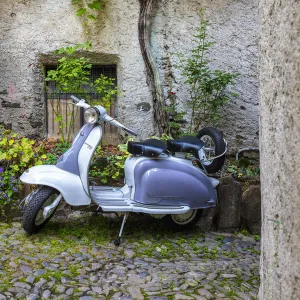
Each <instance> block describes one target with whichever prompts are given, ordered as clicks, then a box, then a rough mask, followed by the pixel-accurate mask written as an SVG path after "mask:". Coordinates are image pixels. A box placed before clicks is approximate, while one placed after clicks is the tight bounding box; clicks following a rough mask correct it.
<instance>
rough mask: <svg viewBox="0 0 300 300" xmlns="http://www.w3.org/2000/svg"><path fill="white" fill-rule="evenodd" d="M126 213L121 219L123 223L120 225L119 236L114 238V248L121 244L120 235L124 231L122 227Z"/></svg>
mask: <svg viewBox="0 0 300 300" xmlns="http://www.w3.org/2000/svg"><path fill="white" fill-rule="evenodd" d="M127 216H128V213H125V215H124V217H123V221H122V225H121V229H120V233H119V236H118V237H117V238H116V240H115V241H114V244H115V246H119V245H120V242H121V235H122V232H123V229H124V225H125V222H126V219H127Z"/></svg>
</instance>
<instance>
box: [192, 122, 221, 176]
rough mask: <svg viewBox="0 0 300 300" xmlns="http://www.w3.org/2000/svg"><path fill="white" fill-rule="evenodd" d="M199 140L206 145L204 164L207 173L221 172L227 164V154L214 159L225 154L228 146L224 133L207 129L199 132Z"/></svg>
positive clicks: (212, 128) (210, 128)
mask: <svg viewBox="0 0 300 300" xmlns="http://www.w3.org/2000/svg"><path fill="white" fill-rule="evenodd" d="M197 138H198V139H200V140H202V141H203V142H204V143H205V146H204V151H205V160H204V161H202V163H203V165H204V167H205V169H206V171H207V173H216V172H218V171H219V170H221V169H222V167H223V165H224V162H225V154H224V155H223V156H221V157H218V158H216V159H213V157H215V156H218V155H221V154H222V153H224V152H225V149H226V144H225V141H224V139H223V134H222V132H220V131H219V130H217V129H216V128H214V127H205V128H203V129H201V130H200V131H199V132H198V134H197Z"/></svg>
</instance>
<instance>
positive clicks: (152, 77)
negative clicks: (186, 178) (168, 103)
mask: <svg viewBox="0 0 300 300" xmlns="http://www.w3.org/2000/svg"><path fill="white" fill-rule="evenodd" d="M139 1H140V15H139V23H138V30H139V42H140V47H141V52H142V55H143V59H144V62H145V66H146V71H147V77H148V82H149V84H150V88H151V92H152V97H153V110H154V120H155V122H156V124H157V127H158V132H159V134H162V133H168V120H169V116H168V113H167V111H166V110H163V108H164V107H165V101H164V96H163V87H162V83H161V79H160V76H159V73H158V70H157V66H156V63H155V60H154V58H153V55H152V53H151V49H150V42H149V18H150V13H151V10H152V3H153V0H139Z"/></svg>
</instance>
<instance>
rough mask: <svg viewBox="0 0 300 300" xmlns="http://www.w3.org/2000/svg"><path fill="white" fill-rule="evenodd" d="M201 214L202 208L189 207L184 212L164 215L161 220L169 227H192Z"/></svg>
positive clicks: (178, 228)
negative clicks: (189, 208) (188, 209)
mask: <svg viewBox="0 0 300 300" xmlns="http://www.w3.org/2000/svg"><path fill="white" fill-rule="evenodd" d="M201 216H202V209H191V210H190V211H188V212H187V213H185V214H174V215H166V216H165V217H163V221H164V222H165V224H166V226H167V227H168V228H169V229H173V230H186V229H191V228H192V227H194V226H195V225H196V224H197V223H198V221H199V219H200V218H201Z"/></svg>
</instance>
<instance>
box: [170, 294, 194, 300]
mask: <svg viewBox="0 0 300 300" xmlns="http://www.w3.org/2000/svg"><path fill="white" fill-rule="evenodd" d="M174 299H176V300H193V299H194V298H193V297H190V296H186V295H182V294H176V295H175V297H174Z"/></svg>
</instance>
